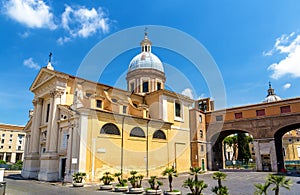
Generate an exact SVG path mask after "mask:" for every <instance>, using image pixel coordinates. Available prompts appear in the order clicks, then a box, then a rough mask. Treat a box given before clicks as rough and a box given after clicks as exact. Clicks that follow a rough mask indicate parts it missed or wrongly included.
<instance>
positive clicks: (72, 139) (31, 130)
mask: <svg viewBox="0 0 300 195" xmlns="http://www.w3.org/2000/svg"><path fill="white" fill-rule="evenodd" d="M49 78H50V79H49ZM43 79H44V81H43ZM31 90H32V92H33V93H34V94H35V99H34V106H35V110H34V115H33V116H32V117H31V118H30V121H29V122H28V124H27V126H26V131H27V132H28V137H27V140H28V144H27V146H26V157H25V159H26V162H25V163H24V167H23V171H22V176H23V177H25V178H37V179H39V180H47V181H52V180H60V179H62V178H63V174H64V172H65V173H66V174H67V175H66V179H67V180H68V181H70V180H71V175H72V174H73V173H75V172H78V171H83V172H87V174H88V180H93V181H98V178H99V177H100V176H101V174H103V172H104V171H107V170H110V171H111V172H120V171H121V168H122V171H123V173H124V174H125V175H126V174H128V173H129V172H130V171H131V170H137V171H139V172H141V173H142V174H145V175H147V176H150V175H153V174H156V175H160V174H161V172H162V170H164V169H165V168H166V167H167V166H174V167H176V169H177V170H178V171H179V172H186V171H188V170H189V168H190V166H191V162H190V140H189V139H190V131H189V120H188V117H189V113H188V110H189V107H190V106H191V103H192V100H190V99H188V98H186V97H184V96H182V95H176V94H175V93H173V92H168V91H165V90H161V91H158V92H153V94H151V93H150V94H145V95H138V94H131V93H130V92H128V91H123V90H120V89H115V88H113V87H110V86H106V85H102V84H99V83H94V82H91V81H87V80H83V79H80V78H76V77H73V76H71V75H67V74H64V73H60V72H57V71H51V70H48V69H42V70H41V71H40V73H39V75H38V76H37V78H36V80H35V81H34V83H33V84H32V87H31ZM162 96H165V97H166V99H167V100H168V101H167V103H166V104H165V107H166V112H164V113H162V112H160V111H161V110H162V108H161V107H162V98H160V97H162ZM178 97H179V99H180V102H181V106H182V107H181V109H182V110H181V112H182V114H183V117H182V120H180V121H176V120H174V99H178ZM97 100H101V101H102V105H101V106H100V107H97V104H96V101H97ZM37 102H38V103H37ZM48 104H50V108H49V109H48V106H47V105H48ZM124 108H125V109H124ZM48 110H49V111H48ZM47 112H48V113H47ZM39 113H40V114H39ZM47 115H48V117H47ZM47 118H48V122H47V120H46V119H47ZM123 118H125V120H124V121H123ZM168 119H171V120H168ZM107 123H112V124H114V125H116V126H117V127H118V129H119V130H120V131H121V133H120V135H107V134H100V130H101V128H102V127H103V126H104V125H105V124H107ZM134 127H140V128H142V129H143V131H144V132H145V138H139V137H131V136H130V131H131V130H132V129H133V128H134ZM122 129H123V131H122ZM147 130H148V133H147ZM156 130H161V131H163V132H164V134H165V135H166V139H155V138H153V134H154V132H155V131H156ZM147 135H148V136H147ZM122 140H123V141H122ZM122 148H123V149H122ZM147 151H148V152H147ZM121 156H123V158H121ZM121 161H122V166H121Z"/></svg>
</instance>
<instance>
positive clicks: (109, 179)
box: [100, 172, 114, 190]
mask: <svg viewBox="0 0 300 195" xmlns="http://www.w3.org/2000/svg"><path fill="white" fill-rule="evenodd" d="M100 181H102V182H103V185H100V190H111V189H112V188H113V186H112V185H111V184H110V182H112V181H114V178H113V177H112V176H111V174H110V172H105V173H104V175H103V176H102V177H101V178H100Z"/></svg>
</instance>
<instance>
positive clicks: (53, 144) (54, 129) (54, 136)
mask: <svg viewBox="0 0 300 195" xmlns="http://www.w3.org/2000/svg"><path fill="white" fill-rule="evenodd" d="M61 95H62V92H61V91H58V90H56V91H53V92H52V96H53V106H52V113H51V116H52V117H51V118H50V123H51V131H50V132H49V134H48V133H47V134H48V135H49V137H50V145H49V152H50V153H56V152H57V143H58V125H57V120H58V117H59V113H58V110H57V105H58V104H59V103H60V98H61Z"/></svg>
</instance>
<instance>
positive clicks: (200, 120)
mask: <svg viewBox="0 0 300 195" xmlns="http://www.w3.org/2000/svg"><path fill="white" fill-rule="evenodd" d="M199 123H202V115H199Z"/></svg>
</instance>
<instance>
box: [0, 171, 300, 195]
mask: <svg viewBox="0 0 300 195" xmlns="http://www.w3.org/2000/svg"><path fill="white" fill-rule="evenodd" d="M212 174H213V173H212V172H206V173H204V174H202V175H200V176H199V179H202V180H204V182H205V183H207V184H208V188H206V189H205V190H204V192H203V193H204V194H213V193H212V192H211V188H212V187H213V186H215V185H217V182H216V181H215V180H213V179H212V178H211V176H212ZM226 174H227V178H226V181H224V182H223V185H225V186H227V187H228V188H229V194H230V195H250V194H251V195H253V194H254V191H255V187H254V183H264V182H265V178H266V177H267V175H268V174H269V173H265V172H226ZM188 177H190V175H189V174H181V175H180V176H179V177H178V178H174V182H173V186H174V189H179V190H181V192H182V194H187V193H189V190H188V189H186V188H183V187H182V184H183V181H184V180H185V179H186V178H188ZM287 178H290V179H291V180H292V181H293V185H292V187H291V190H290V191H288V190H285V189H280V195H299V194H300V177H296V176H287ZM4 181H6V182H7V186H6V194H17V195H22V194H42V195H47V194H101V195H113V194H122V193H115V192H104V191H100V190H99V184H96V183H88V184H86V185H85V187H83V188H74V187H72V185H71V184H69V183H68V184H65V185H62V184H61V183H59V182H54V183H53V182H42V181H36V180H23V179H22V178H21V177H20V176H18V175H16V176H15V177H14V176H10V177H6V178H5V179H4ZM162 181H163V183H164V185H163V186H162V187H161V189H163V190H167V189H168V181H167V179H165V178H163V179H162ZM297 182H298V183H297ZM148 186H149V185H148V183H147V181H144V182H143V187H148ZM269 194H274V192H271V190H270V191H269Z"/></svg>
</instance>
